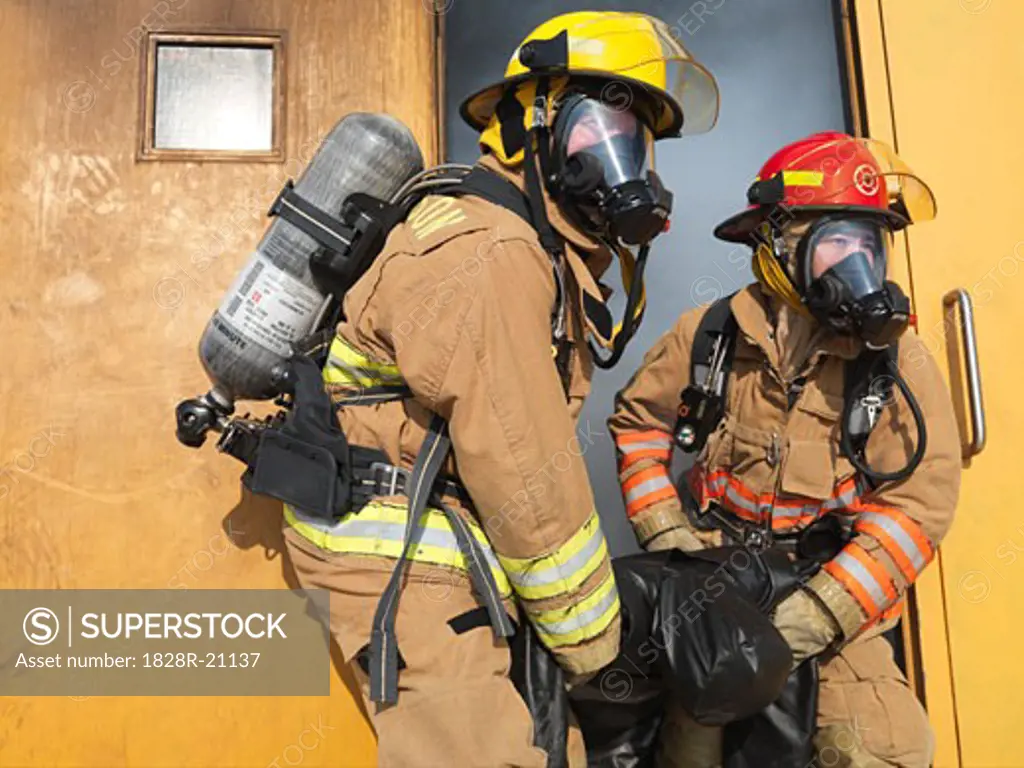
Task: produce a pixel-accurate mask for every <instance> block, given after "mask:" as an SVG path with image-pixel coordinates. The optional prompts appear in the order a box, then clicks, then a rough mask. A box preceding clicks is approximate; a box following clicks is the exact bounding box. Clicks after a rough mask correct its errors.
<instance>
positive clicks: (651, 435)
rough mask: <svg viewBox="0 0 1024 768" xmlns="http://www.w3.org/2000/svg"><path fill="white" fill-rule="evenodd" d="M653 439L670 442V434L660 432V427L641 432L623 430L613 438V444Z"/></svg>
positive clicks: (626, 443) (628, 443)
mask: <svg viewBox="0 0 1024 768" xmlns="http://www.w3.org/2000/svg"><path fill="white" fill-rule="evenodd" d="M654 440H664V441H666V442H671V440H672V436H671V435H670V434H669V433H668V432H662V431H661V430H660V429H648V430H644V431H643V432H623V433H622V434H621V435H619V436H618V437H616V438H615V444H616V445H619V446H622V445H630V444H632V443H646V442H651V441H654Z"/></svg>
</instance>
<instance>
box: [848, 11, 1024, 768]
mask: <svg viewBox="0 0 1024 768" xmlns="http://www.w3.org/2000/svg"><path fill="white" fill-rule="evenodd" d="M856 12H857V21H858V32H859V36H860V46H861V57H862V63H863V68H864V78H865V90H866V101H867V105H866V106H867V114H868V122H869V126H870V132H871V134H872V135H874V136H877V137H879V138H885V139H888V140H893V141H895V143H896V146H897V148H898V150H899V153H900V155H901V156H902V157H903V158H904V159H905V160H907V161H908V162H909V164H910V165H911V167H913V168H914V169H915V170H916V171H917V172H918V173H920V174H921V175H922V176H923V177H924V178H925V180H926V181H927V182H928V183H929V184H930V185H931V186H932V189H933V190H934V192H935V195H936V197H937V198H938V205H939V216H938V218H937V220H936V221H934V222H930V223H927V224H923V225H921V226H919V227H915V228H913V229H912V231H911V232H910V234H909V237H908V248H909V265H910V275H909V276H910V278H911V279H912V285H913V291H914V301H915V309H916V311H917V314H918V317H919V328H920V333H921V335H922V337H923V338H924V339H925V342H926V344H927V346H928V348H929V349H930V350H931V352H932V353H933V354H934V355H935V356H936V358H937V359H938V361H939V364H940V367H941V368H943V369H944V370H945V371H946V372H947V374H948V378H949V382H950V387H951V391H952V394H953V399H954V404H955V405H956V407H957V410H958V415H959V417H960V422H961V433H962V436H963V439H964V443H965V444H966V443H967V442H968V441H969V439H970V434H971V430H970V426H969V424H970V419H969V417H968V410H967V392H966V389H965V383H964V382H965V375H964V371H963V365H962V363H961V355H962V347H961V343H960V341H959V338H960V337H959V330H958V327H959V325H958V320H957V317H956V316H955V315H949V314H947V313H944V311H943V306H942V297H943V296H944V295H945V294H946V293H947V292H948V291H950V290H952V289H955V288H963V289H965V290H967V291H968V292H969V293H970V295H971V297H972V299H973V304H974V313H975V327H976V332H977V338H978V348H979V357H980V362H981V371H982V383H983V392H984V405H985V410H986V413H987V425H988V443H987V446H986V447H985V449H984V451H983V452H982V453H981V454H980V455H978V456H977V457H975V458H973V459H970V460H967V461H965V463H964V475H963V487H962V492H961V498H960V505H959V507H958V511H957V519H956V522H955V524H954V526H953V529H952V531H951V533H950V534H949V536H948V537H947V539H946V541H945V542H944V543H943V545H942V548H941V550H940V553H939V557H938V558H937V560H936V562H935V563H933V565H932V566H931V567H930V568H929V569H928V570H927V571H926V573H925V574H924V575H923V577H922V579H921V581H920V583H919V587H918V590H917V593H918V600H919V605H920V607H921V619H922V626H921V640H922V646H923V648H922V650H923V658H922V663H923V667H924V672H925V677H926V696H927V703H928V707H929V711H930V715H931V719H932V722H933V725H934V726H935V728H936V731H937V735H938V739H939V749H938V754H937V756H936V762H935V764H936V765H937V766H956V765H962V766H965V768H1004V767H1005V768H1011V767H1014V768H1019V766H1024V740H1022V739H1021V738H1020V727H1021V724H1022V723H1024V667H1022V666H1021V665H1020V664H1019V663H1018V662H1017V659H1018V658H1019V654H1020V648H1021V638H1022V636H1024V612H1022V608H1024V556H1022V555H1024V514H1022V513H1021V506H1020V503H1019V501H1018V495H1019V494H1018V491H1017V478H1018V477H1019V476H1020V475H1021V470H1020V468H1019V466H1018V450H1017V446H1016V442H1015V441H1016V439H1018V436H1019V435H1021V434H1024V407H1022V406H1021V399H1020V398H1021V393H1022V387H1021V381H1022V380H1024V362H1022V357H1021V352H1020V350H1021V348H1022V345H1021V342H1020V338H1019V334H1020V332H1021V330H1022V328H1024V216H1022V211H1024V205H1022V201H1021V196H1020V193H1019V191H1018V190H1019V187H1020V180H1021V178H1022V177H1024V145H1022V142H1021V135H1020V126H1021V125H1022V124H1024V100H1022V95H1024V39H1022V38H1021V35H1020V30H1021V29H1022V28H1024V3H1021V2H1016V1H1015V0H861V1H860V2H857V3H856Z"/></svg>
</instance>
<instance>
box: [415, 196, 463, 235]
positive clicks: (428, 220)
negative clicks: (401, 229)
mask: <svg viewBox="0 0 1024 768" xmlns="http://www.w3.org/2000/svg"><path fill="white" fill-rule="evenodd" d="M456 202H457V201H456V199H455V198H454V197H428V198H427V199H426V200H424V201H423V202H422V203H420V204H419V205H418V206H416V208H415V209H414V210H413V212H412V213H411V214H410V215H409V218H408V222H409V226H410V227H411V228H412V233H413V236H414V237H415V238H416V239H417V240H422V239H423V238H425V237H426V236H427V235H432V234H433V233H434V232H437V231H438V230H439V229H442V228H444V227H447V226H449V225H450V224H457V223H458V222H460V221H465V219H466V214H465V213H463V211H462V209H461V208H459V207H458V205H456Z"/></svg>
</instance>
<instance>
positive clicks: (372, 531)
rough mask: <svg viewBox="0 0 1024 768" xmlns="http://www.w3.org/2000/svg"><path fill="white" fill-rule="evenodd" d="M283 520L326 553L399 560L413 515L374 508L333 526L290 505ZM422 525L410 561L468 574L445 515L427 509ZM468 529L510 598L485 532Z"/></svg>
mask: <svg viewBox="0 0 1024 768" xmlns="http://www.w3.org/2000/svg"><path fill="white" fill-rule="evenodd" d="M284 517H285V520H286V521H287V523H288V525H289V526H291V527H292V529H293V530H295V532H296V533H298V534H299V535H300V536H302V537H303V538H305V539H306V540H307V541H309V542H311V543H313V544H315V545H316V546H318V547H320V548H321V549H326V550H328V551H330V552H340V553H344V554H350V555H377V556H379V557H388V558H392V559H397V558H398V557H400V556H401V554H402V546H403V538H404V535H405V524H406V519H407V517H408V509H407V508H406V507H405V506H404V505H398V504H389V503H384V502H370V503H369V504H367V505H366V506H365V507H363V508H362V509H360V510H359V512H358V513H351V514H348V515H345V516H344V517H342V518H341V519H340V520H338V521H335V522H334V523H329V522H327V521H324V520H321V519H319V518H314V517H312V516H310V515H306V514H304V513H303V512H302V511H301V510H297V509H295V508H294V507H292V506H291V505H289V504H285V505H284ZM421 519H422V523H423V528H422V529H421V531H420V533H419V538H418V539H417V540H416V542H415V543H414V544H413V545H412V547H411V548H410V555H409V559H411V560H413V561H415V562H420V563H429V564H432V565H445V566H449V567H452V568H457V569H458V570H460V571H465V572H468V571H469V564H468V563H467V561H466V556H465V555H464V554H463V553H462V550H461V549H459V545H458V540H457V539H456V538H455V533H454V531H452V529H451V526H450V525H449V523H448V520H447V518H446V517H445V515H444V512H442V511H441V510H439V509H434V508H433V507H428V508H427V509H426V510H425V511H424V513H423V517H422V518H421ZM466 527H467V529H468V530H469V532H470V533H471V534H472V536H473V537H474V538H475V539H476V540H477V541H478V542H479V543H480V544H481V546H482V549H483V553H484V557H485V558H486V559H487V562H488V565H489V566H490V569H491V573H492V574H493V576H494V580H495V583H496V584H497V587H498V590H499V591H500V592H501V595H502V596H503V597H507V596H509V595H511V594H512V586H511V584H509V581H508V577H507V576H506V575H505V573H504V571H502V570H501V566H500V565H499V564H498V560H497V558H496V557H495V556H494V552H493V550H492V549H491V546H490V544H489V543H488V541H487V538H486V536H484V533H483V531H481V530H480V528H479V526H477V525H476V524H475V523H472V522H469V521H466Z"/></svg>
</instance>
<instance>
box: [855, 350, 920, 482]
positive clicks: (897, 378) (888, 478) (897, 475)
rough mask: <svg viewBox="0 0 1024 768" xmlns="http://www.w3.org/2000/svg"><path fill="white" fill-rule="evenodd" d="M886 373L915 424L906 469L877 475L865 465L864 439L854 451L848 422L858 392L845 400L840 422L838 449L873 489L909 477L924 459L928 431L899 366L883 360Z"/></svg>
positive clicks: (858, 395)
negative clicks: (908, 409)
mask: <svg viewBox="0 0 1024 768" xmlns="http://www.w3.org/2000/svg"><path fill="white" fill-rule="evenodd" d="M885 370H886V371H887V372H888V374H889V375H890V376H891V377H892V379H893V381H894V382H895V383H896V386H897V387H899V390H900V392H901V393H902V394H903V397H904V398H906V401H907V405H908V406H909V408H910V413H911V414H912V415H913V417H914V423H915V425H916V427H917V448H916V449H915V450H914V454H913V455H912V456H911V457H910V460H909V461H908V462H907V464H906V466H904V467H903V468H902V469H899V470H897V471H895V472H879V471H876V470H874V469H872V468H871V466H869V465H868V463H867V457H866V456H865V455H864V448H865V446H866V443H867V439H866V438H865V439H864V441H863V442H862V443H861V447H860V450H857V449H855V448H854V445H853V437H852V436H851V434H850V429H849V426H850V419H851V416H852V414H853V408H854V405H855V404H856V403H857V402H859V401H860V400H861V399H862V397H861V395H862V393H861V391H858V392H856V393H851V394H852V396H850V397H847V398H846V402H845V403H843V415H842V420H841V422H840V424H841V427H840V446H841V448H842V450H843V453H844V454H845V455H846V457H847V458H849V460H850V463H851V464H853V466H854V467H855V468H856V469H857V471H858V472H860V473H861V474H863V475H864V477H866V478H867V479H868V481H870V482H871V484H872V485H874V486H875V487H877V486H879V485H881V484H882V483H895V482H899V481H900V480H904V479H905V478H907V477H909V476H910V474H911V473H912V472H913V471H914V470H915V469H917V465H918V464H920V463H921V459H922V458H923V457H924V451H925V447H926V446H927V444H928V430H927V428H926V426H925V421H924V414H923V413H921V406H920V405H919V404H918V402H917V398H915V397H914V393H913V392H911V391H910V387H909V386H907V382H906V380H905V379H904V378H903V376H902V375H901V374H900V370H899V366H898V365H897V363H896V361H895V360H893V359H892V358H891V357H886V359H885ZM868 386H870V380H869V382H868V383H867V384H865V385H863V387H862V388H861V389H866V387H868Z"/></svg>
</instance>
